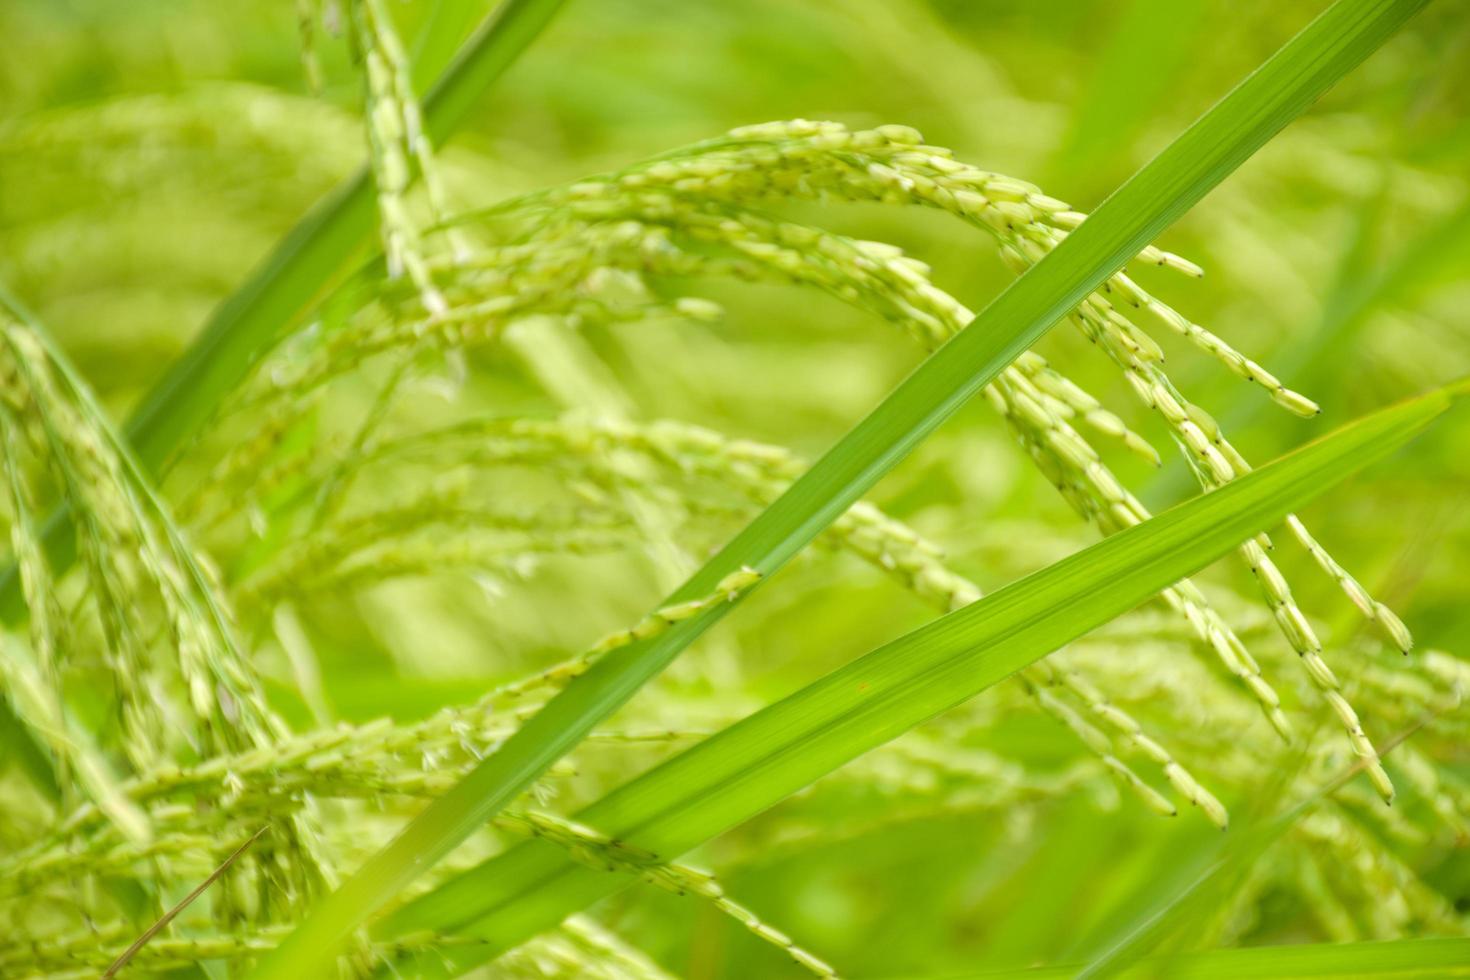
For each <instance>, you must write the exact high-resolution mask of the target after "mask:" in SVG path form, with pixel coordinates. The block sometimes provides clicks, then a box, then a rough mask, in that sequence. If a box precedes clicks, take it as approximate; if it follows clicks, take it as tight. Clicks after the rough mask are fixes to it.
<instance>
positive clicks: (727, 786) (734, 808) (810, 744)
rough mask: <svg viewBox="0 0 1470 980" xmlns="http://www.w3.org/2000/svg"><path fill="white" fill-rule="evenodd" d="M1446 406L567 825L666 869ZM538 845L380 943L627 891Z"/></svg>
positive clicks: (1084, 554)
mask: <svg viewBox="0 0 1470 980" xmlns="http://www.w3.org/2000/svg"><path fill="white" fill-rule="evenodd" d="M1449 404H1450V396H1449V395H1448V394H1447V393H1445V392H1433V393H1431V394H1429V395H1426V396H1424V397H1422V398H1419V399H1416V400H1413V401H1410V402H1407V403H1404V404H1401V405H1398V406H1394V407H1392V408H1389V409H1385V410H1383V411H1381V412H1378V413H1376V414H1374V415H1371V416H1368V417H1367V418H1364V419H1362V420H1360V421H1359V422H1357V423H1354V424H1353V425H1350V426H1347V427H1345V428H1343V429H1340V430H1338V431H1337V432H1335V433H1333V434H1332V435H1330V436H1328V437H1326V438H1325V439H1322V440H1320V441H1318V442H1316V443H1313V444H1311V445H1309V446H1307V447H1305V448H1303V449H1301V450H1298V451H1297V452H1295V453H1293V454H1291V455H1290V456H1287V457H1284V458H1282V459H1281V460H1278V461H1277V462H1275V463H1273V464H1271V465H1269V466H1266V467H1264V468H1262V469H1260V470H1257V471H1256V472H1254V473H1252V474H1250V475H1248V476H1246V477H1244V478H1243V479H1241V480H1238V481H1236V482H1234V483H1232V484H1230V485H1228V486H1227V487H1225V488H1223V489H1221V490H1218V491H1215V492H1213V493H1210V494H1207V495H1204V496H1201V497H1196V498H1194V499H1192V500H1189V501H1187V502H1185V503H1183V504H1181V505H1179V506H1178V507H1175V508H1173V509H1172V510H1169V511H1167V512H1165V513H1164V514H1161V515H1159V516H1157V517H1155V518H1153V519H1151V520H1149V521H1147V522H1145V523H1144V524H1141V525H1138V526H1136V527H1133V528H1130V529H1128V530H1126V531H1123V532H1121V533H1119V534H1117V535H1114V536H1113V537H1110V538H1108V539H1106V540H1104V541H1102V542H1099V543H1098V544H1095V545H1093V546H1092V547H1090V548H1087V549H1085V550H1083V551H1081V552H1079V553H1077V554H1075V555H1073V556H1071V557H1069V558H1067V559H1065V560H1063V561H1060V562H1057V563H1056V564H1054V565H1052V566H1050V567H1048V568H1046V569H1044V570H1042V571H1040V572H1037V573H1035V574H1034V575H1031V576H1029V577H1027V578H1025V579H1022V580H1021V581H1019V582H1016V583H1014V584H1012V585H1010V586H1008V587H1006V588H1005V589H1002V590H1001V591H999V592H996V593H994V594H992V595H990V596H988V597H986V598H984V599H982V600H980V601H979V602H976V603H974V604H972V605H970V606H968V607H966V608H965V609H962V610H960V611H958V612H954V613H951V614H949V615H948V616H945V617H944V618H942V619H940V620H937V621H935V622H934V623H931V624H929V625H928V626H925V627H923V628H922V629H919V630H916V631H915V632H913V633H910V634H908V635H907V636H904V637H902V638H900V639H898V640H895V641H893V642H892V643H889V644H888V645H886V646H884V647H881V648H880V649H878V650H875V651H873V652H872V653H869V654H867V655H866V656H864V657H861V658H859V659H858V660H856V661H853V662H852V663H851V664H849V665H848V666H846V667H844V668H842V669H840V670H838V671H836V672H834V673H832V674H829V675H828V676H827V677H825V678H823V679H821V680H819V681H817V682H816V683H814V684H811V685H809V686H807V687H806V688H803V689H802V690H800V691H798V692H796V693H795V694H793V695H791V696H789V697H787V698H785V699H783V700H781V701H779V702H776V703H775V704H773V705H770V706H769V707H767V708H765V709H763V710H761V711H759V712H757V713H756V714H754V715H752V716H750V717H749V718H746V719H745V720H743V721H741V722H739V723H738V724H736V725H733V726H731V727H730V728H727V729H725V730H724V731H722V732H720V733H719V734H717V735H715V736H713V737H711V738H710V739H708V740H707V741H705V742H703V743H701V744H700V745H698V746H696V747H695V748H693V749H690V750H689V751H688V752H685V753H684V754H682V755H680V756H678V757H676V758H675V759H673V760H671V761H669V762H667V763H665V764H663V765H661V766H659V767H657V768H656V769H654V770H652V771H651V772H649V773H647V774H645V775H644V776H642V777H640V778H638V779H637V780H634V781H633V782H631V783H629V784H628V785H626V786H624V787H622V788H621V789H619V790H617V791H615V792H613V793H611V794H609V795H608V796H607V797H604V798H603V799H602V800H601V801H599V802H597V803H595V804H593V805H592V806H591V807H589V808H588V809H586V810H584V811H583V812H582V813H580V814H578V816H577V819H578V821H579V822H582V823H585V824H587V825H590V826H592V827H595V828H597V829H598V830H599V831H601V832H603V833H606V834H608V835H610V836H611V837H613V838H615V839H618V840H623V841H627V842H629V843H631V844H633V845H635V846H636V847H638V848H640V849H644V850H647V851H651V852H653V853H655V854H658V855H659V856H661V857H663V858H667V859H672V858H674V857H675V856H677V855H679V854H682V853H684V852H685V851H687V850H689V849H690V848H692V847H694V846H695V845H697V844H699V843H701V842H703V841H704V840H707V839H708V838H710V837H712V836H714V835H716V834H718V833H720V832H722V831H724V830H726V829H728V828H729V827H732V826H734V825H735V824H738V823H740V822H741V821H744V820H746V819H749V818H750V817H752V816H754V815H755V814H757V813H759V812H761V811H762V810H764V809H766V808H768V807H770V806H772V805H774V804H775V803H777V802H779V801H780V800H781V799H783V798H784V797H785V796H787V795H789V794H790V793H792V792H795V791H796V790H798V789H801V788H802V787H804V786H806V785H808V784H810V783H811V782H813V781H815V780H816V779H818V778H819V777H821V776H823V775H825V774H826V773H828V772H830V771H832V770H833V769H835V768H837V767H838V766H840V765H842V764H843V763H845V762H847V761H849V760H851V759H853V758H855V757H857V756H858V755H860V754H861V753H863V752H865V751H867V750H869V749H871V748H874V747H875V746H878V745H880V744H882V743H883V742H886V741H888V740H889V739H892V738H894V737H896V736H898V735H899V734H902V733H903V732H904V731H907V730H908V729H909V728H912V727H913V726H914V725H916V724H919V723H920V722H922V721H924V720H926V719H928V718H930V717H932V716H934V715H936V714H938V713H939V712H941V711H944V710H945V709H947V708H949V707H952V706H954V705H956V704H958V703H960V702H962V701H964V700H966V699H968V698H969V697H972V696H973V695H974V694H976V693H978V692H980V691H982V690H984V689H986V688H987V687H989V686H991V685H992V684H995V683H997V682H998V681H1000V680H1002V679H1004V678H1005V677H1007V676H1009V675H1010V674H1011V673H1013V672H1015V671H1016V670H1019V669H1020V668H1022V667H1024V666H1025V665H1026V664H1028V663H1031V662H1032V661H1034V660H1036V659H1038V658H1040V657H1042V656H1045V655H1046V654H1047V653H1049V652H1051V651H1052V650H1055V649H1056V648H1058V647H1060V646H1062V645H1064V644H1066V643H1067V642H1070V641H1071V640H1073V639H1075V638H1077V637H1079V636H1081V635H1083V634H1084V633H1086V632H1088V631H1089V630H1091V629H1093V628H1095V627H1097V626H1099V625H1101V624H1103V623H1105V622H1107V621H1108V620H1110V619H1112V618H1114V617H1116V616H1118V615H1121V614H1122V613H1124V612H1126V611H1128V610H1129V609H1131V608H1133V607H1134V606H1136V605H1138V604H1139V603H1141V602H1144V601H1145V600H1147V599H1148V598H1149V597H1150V596H1152V595H1154V594H1156V593H1157V592H1159V591H1160V590H1162V589H1163V588H1165V587H1166V586H1168V585H1170V584H1172V583H1174V582H1176V581H1178V580H1179V579H1181V578H1184V577H1186V576H1187V575H1189V574H1191V573H1193V572H1195V571H1197V570H1198V569H1199V568H1201V567H1203V566H1204V565H1206V564H1208V563H1209V562H1211V561H1213V560H1214V559H1216V558H1218V557H1220V556H1221V555H1224V554H1226V553H1228V552H1229V551H1230V550H1231V549H1232V548H1234V547H1235V546H1236V545H1237V544H1239V543H1240V542H1241V541H1243V540H1245V539H1246V538H1248V537H1250V536H1251V535H1252V534H1255V533H1257V532H1259V531H1261V530H1264V529H1266V528H1268V527H1270V526H1271V525H1272V524H1273V523H1274V522H1276V521H1278V520H1280V519H1281V518H1282V517H1284V516H1285V515H1286V514H1287V513H1290V512H1291V511H1293V510H1296V509H1298V508H1300V507H1301V506H1302V505H1303V504H1304V503H1306V502H1307V501H1309V500H1310V499H1312V498H1313V497H1315V496H1317V495H1318V494H1320V493H1322V492H1323V491H1324V490H1325V489H1326V488H1327V487H1329V486H1331V485H1333V484H1334V483H1336V482H1338V481H1340V480H1342V479H1343V478H1344V477H1346V476H1347V475H1349V474H1350V473H1353V472H1355V471H1356V470H1358V469H1360V468H1361V467H1363V466H1365V465H1367V464H1368V463H1370V462H1372V461H1373V460H1375V459H1379V458H1381V457H1383V456H1384V455H1386V454H1387V453H1389V452H1391V451H1393V450H1394V449H1395V448H1397V447H1399V446H1401V445H1403V444H1404V443H1405V442H1406V441H1407V440H1408V439H1410V438H1411V437H1412V436H1413V435H1414V434H1416V433H1418V432H1419V431H1421V430H1422V429H1423V428H1424V427H1425V426H1426V425H1428V424H1429V422H1430V421H1432V420H1433V419H1434V418H1435V417H1436V416H1438V415H1439V414H1440V413H1441V412H1443V411H1444V410H1445V408H1447V407H1448V405H1449ZM627 881H628V879H627V878H620V877H619V876H616V875H613V874H609V873H606V872H602V871H598V870H594V869H591V868H588V867H586V866H585V865H580V864H577V863H575V862H574V861H573V860H572V859H571V858H570V857H568V855H567V853H566V852H565V851H564V850H563V849H561V848H558V847H557V846H555V845H553V844H550V843H547V842H545V841H532V842H530V843H527V844H524V845H521V846H519V847H517V848H515V849H513V850H511V851H509V852H507V853H506V854H503V855H501V856H499V857H497V858H494V859H492V860H490V861H489V862H486V863H485V864H483V865H481V866H480V867H478V868H477V869H475V870H473V871H471V872H468V873H466V874H464V875H462V876H460V877H458V878H457V879H454V880H453V881H451V882H449V883H446V884H445V885H443V886H441V887H440V888H438V889H436V890H435V891H434V892H432V893H430V894H429V895H427V896H425V897H423V898H420V899H418V900H416V901H414V902H412V903H411V904H409V905H407V906H405V907H404V908H403V909H400V910H399V911H398V912H397V913H395V914H394V915H393V916H391V917H390V918H389V919H388V920H386V922H385V923H384V926H383V931H384V933H385V934H387V935H397V934H401V933H403V932H408V931H413V930H417V929H433V930H437V931H443V930H446V929H451V930H461V931H464V932H466V933H467V934H469V935H472V936H475V937H477V938H479V939H483V940H486V941H487V942H488V946H486V947H484V948H477V949H475V950H474V951H473V952H470V953H467V954H465V955H466V957H468V958H472V959H473V958H479V957H481V956H487V955H491V954H492V953H493V952H494V951H496V950H498V949H505V948H509V947H510V946H513V945H515V944H517V943H519V942H521V941H523V940H525V939H527V938H529V937H530V936H532V935H534V934H535V933H537V932H539V931H540V930H542V929H545V928H548V927H550V926H552V925H555V924H556V923H557V922H559V921H560V920H561V919H562V918H563V917H564V916H566V915H567V914H570V913H571V912H573V911H575V910H577V909H578V908H581V907H582V906H584V905H586V904H589V903H591V902H592V901H595V900H597V899H598V898H601V897H603V896H605V895H607V894H609V893H611V892H613V891H616V890H617V889H618V888H619V887H621V886H622V885H624V884H626V883H627Z"/></svg>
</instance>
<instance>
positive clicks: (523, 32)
mask: <svg viewBox="0 0 1470 980" xmlns="http://www.w3.org/2000/svg"><path fill="white" fill-rule="evenodd" d="M563 2H564V0H504V2H503V3H502V4H501V5H500V6H499V7H498V8H497V9H496V11H495V13H494V14H493V15H492V16H490V17H489V18H487V19H486V21H485V23H484V24H483V25H482V26H481V27H480V29H479V30H478V31H477V32H476V34H475V35H474V37H473V38H471V39H470V41H469V42H468V44H467V45H466V46H465V49H464V50H463V52H462V53H461V54H460V55H459V57H457V58H456V59H455V60H454V62H453V63H452V64H451V65H450V67H449V68H448V70H447V71H446V72H445V74H444V76H443V77H442V78H441V79H440V80H439V82H438V84H436V85H435V86H434V88H433V89H432V90H431V91H430V93H429V95H428V96H427V97H426V98H425V99H424V129H425V131H426V132H427V133H428V134H429V137H430V139H432V140H433V141H434V143H435V144H441V143H443V142H444V141H445V140H447V139H448V138H449V137H450V136H451V135H452V134H453V133H454V131H455V130H456V129H458V128H459V125H460V124H461V123H462V122H463V121H464V119H465V117H466V116H467V115H468V114H469V112H470V110H471V109H472V108H473V107H474V104H475V102H476V100H477V99H478V98H479V97H480V95H481V94H482V93H483V92H484V91H485V90H486V89H487V88H489V87H490V85H491V84H492V83H493V82H494V81H495V80H496V79H497V78H499V77H500V76H501V74H503V73H504V72H505V70H506V68H508V67H509V66H510V65H511V64H512V63H513V62H514V61H515V59H516V58H517V57H519V55H520V53H521V52H522V51H524V50H525V48H526V46H527V45H529V44H530V43H531V41H532V40H533V39H534V38H535V37H536V35H537V34H539V33H540V32H541V30H542V28H543V27H545V26H546V24H547V23H548V22H549V21H550V20H551V18H552V16H553V15H554V14H555V13H556V11H557V9H558V8H559V7H560V6H561V5H562V3H563ZM454 6H456V7H457V11H456V12H454V13H452V14H445V15H443V16H437V15H436V16H435V17H433V18H432V20H431V24H430V28H431V33H430V34H429V36H427V37H426V38H425V41H424V42H423V44H421V46H420V51H421V53H422V54H423V55H424V58H425V60H424V61H422V62H421V63H420V64H419V65H416V66H415V76H416V77H421V76H422V75H423V74H426V73H427V69H428V68H432V67H434V65H435V63H436V62H438V61H440V60H442V58H443V55H442V53H441V52H442V51H443V49H444V48H445V47H446V44H447V41H446V39H447V38H449V37H454V36H457V35H458V33H459V32H460V31H461V30H462V27H463V22H464V9H465V6H466V5H462V4H461V5H454ZM375 220H376V211H375V204H374V198H373V185H372V176H371V175H370V173H369V172H368V169H367V167H365V166H364V167H361V168H359V169H358V171H357V172H356V173H355V174H353V175H352V176H351V177H348V178H347V179H346V180H344V181H343V182H342V183H341V184H339V185H338V186H337V187H336V188H335V189H334V190H333V191H332V192H331V193H330V194H329V195H328V196H327V197H326V198H324V199H323V200H322V201H321V202H319V203H318V204H317V205H316V207H314V208H313V209H312V210H311V212H310V213H308V214H307V215H306V217H304V218H302V219H301V221H300V222H299V223H298V224H297V225H296V227H295V228H293V229H291V231H290V232H289V233H288V234H287V235H286V237H285V238H284V239H282V241H281V243H280V244H279V245H278V246H276V249H275V251H274V252H272V253H271V254H270V255H269V256H268V257H267V258H266V259H265V261H263V262H262V263H261V264H260V265H259V266H258V267H257V268H256V269H255V271H254V272H252V273H251V274H250V278H249V279H247V280H246V281H245V283H244V284H242V285H241V286H240V287H239V288H238V289H237V290H235V292H234V293H233V294H231V296H230V297H229V298H228V299H226V300H225V301H224V302H223V303H222V304H220V306H219V307H218V308H217V309H216V310H215V311H214V314H213V316H211V317H210V320H209V322H208V323H207V324H205V326H204V329H203V331H202V332H201V333H200V334H199V336H198V338H196V339H195V341H194V343H193V344H192V345H191V346H190V347H189V349H188V350H187V351H185V352H184V354H183V356H182V357H180V358H179V359H178V360H177V361H176V362H174V364H173V366H172V367H171V368H169V371H168V373H167V374H165V375H164V376H163V378H161V379H160V380H159V381H158V383H157V384H155V385H154V386H153V388H152V390H151V391H149V393H148V394H147V396H145V397H144V399H143V402H142V403H141V404H140V405H139V406H138V407H137V409H136V410H135V411H134V412H133V415H132V417H131V418H129V419H128V422H127V425H126V427H125V429H124V432H125V434H126V435H127V437H128V441H129V442H130V443H131V444H132V446H133V449H134V451H135V452H136V454H137V457H138V459H139V460H140V461H141V462H142V463H143V465H144V466H145V467H147V468H148V469H149V470H150V471H152V472H157V470H158V468H159V467H160V466H161V465H162V464H163V462H164V461H165V460H166V459H167V458H168V456H169V454H170V453H171V452H173V450H174V449H175V448H177V447H178V446H180V445H181V444H183V443H184V442H185V441H187V440H188V439H189V438H190V437H192V436H193V435H194V434H195V433H197V432H198V431H199V430H200V429H201V428H202V427H203V426H204V424H205V423H206V422H208V420H209V419H210V418H211V417H212V416H213V414H214V412H215V411H216V410H217V409H218V408H219V406H220V404H221V403H222V402H223V400H224V398H225V396H227V395H228V394H229V393H230V392H231V391H233V390H234V389H235V388H236V386H238V385H239V384H240V382H241V380H242V379H244V377H245V376H246V374H247V373H248V372H249V371H250V369H251V367H252V366H253V365H254V364H255V362H256V360H257V358H258V357H259V356H260V354H261V353H262V352H263V351H265V350H266V349H267V348H268V347H269V346H270V345H271V343H272V342H273V341H275V340H276V338H278V337H279V336H281V335H282V333H284V332H285V331H286V330H288V329H289V328H290V327H292V326H293V325H294V324H296V323H298V322H299V320H300V318H301V317H302V316H303V315H304V314H305V313H306V311H307V310H309V309H310V308H311V306H312V304H313V302H315V301H316V300H317V299H318V298H320V297H321V296H322V295H324V294H325V292H326V291H327V290H328V289H330V288H331V286H332V285H333V284H334V283H336V282H338V281H340V280H341V279H342V278H343V277H344V276H345V275H346V273H347V272H348V271H349V270H350V269H352V268H353V265H354V262H355V260H356V259H357V258H358V257H359V256H360V253H361V252H362V250H363V249H364V248H365V247H366V246H367V245H368V243H369V242H370V241H371V240H372V233H373V225H374V221H375ZM66 526H67V520H66V515H65V513H64V511H62V512H59V513H55V514H53V515H52V517H51V518H50V519H49V520H48V521H47V525H46V549H47V554H48V556H49V558H50V560H51V562H52V564H53V565H55V566H57V567H58V568H64V567H65V566H67V565H69V564H71V562H72V561H73V560H74V559H75V557H76V556H75V554H74V548H75V542H74V541H73V539H72V537H71V536H70V535H68V534H66V533H65V530H66ZM24 611H25V607H24V605H23V603H22V599H21V595H20V583H19V578H18V576H17V575H16V570H15V568H14V566H11V567H8V568H6V569H5V570H4V571H3V572H0V618H4V619H5V620H6V621H15V620H17V619H19V618H20V617H22V616H23V615H24Z"/></svg>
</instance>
